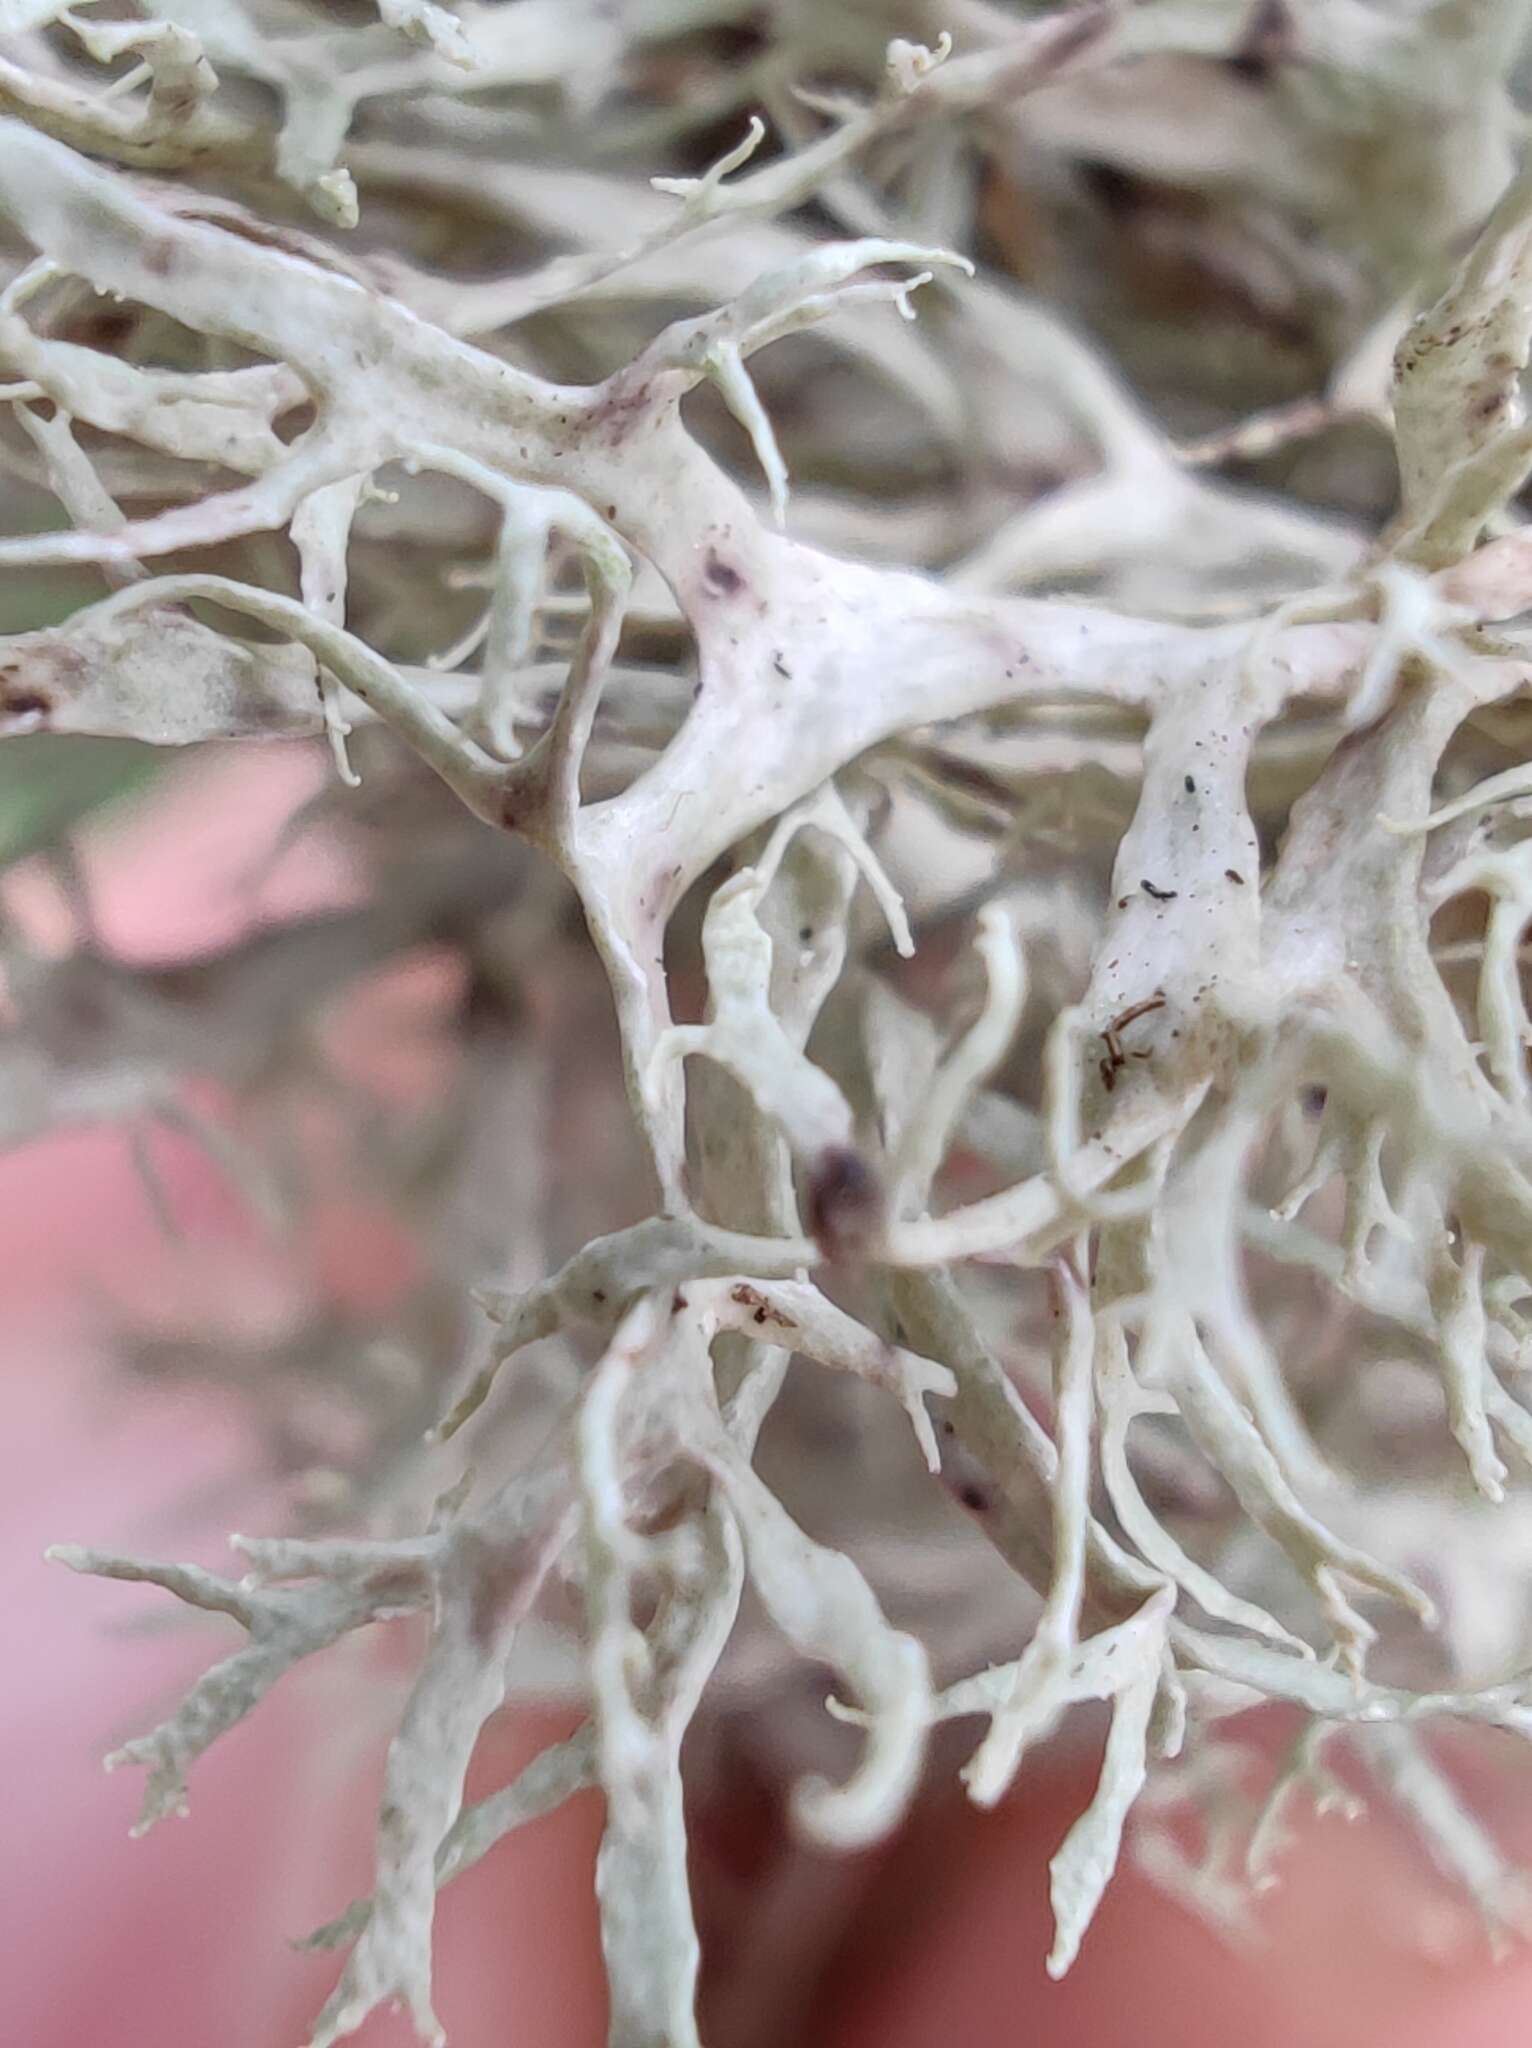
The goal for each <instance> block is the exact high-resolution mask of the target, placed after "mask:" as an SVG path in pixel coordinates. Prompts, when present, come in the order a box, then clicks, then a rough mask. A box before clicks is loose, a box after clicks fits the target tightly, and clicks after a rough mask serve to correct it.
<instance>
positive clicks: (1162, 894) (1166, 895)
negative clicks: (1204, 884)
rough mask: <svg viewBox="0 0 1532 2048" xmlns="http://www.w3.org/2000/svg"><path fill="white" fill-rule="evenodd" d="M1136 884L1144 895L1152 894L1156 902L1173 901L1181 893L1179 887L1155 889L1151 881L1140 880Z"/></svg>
mask: <svg viewBox="0 0 1532 2048" xmlns="http://www.w3.org/2000/svg"><path fill="white" fill-rule="evenodd" d="M1138 886H1139V887H1140V889H1142V890H1143V892H1144V894H1145V895H1146V896H1152V897H1153V898H1154V900H1155V902H1156V903H1174V902H1175V900H1176V898H1177V896H1179V895H1180V893H1181V892H1180V890H1179V889H1157V888H1156V887H1155V886H1154V884H1153V882H1140V883H1139V885H1138Z"/></svg>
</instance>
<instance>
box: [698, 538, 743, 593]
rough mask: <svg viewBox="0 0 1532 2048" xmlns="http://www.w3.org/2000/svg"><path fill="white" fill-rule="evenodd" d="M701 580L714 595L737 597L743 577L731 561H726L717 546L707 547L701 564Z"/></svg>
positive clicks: (741, 586)
mask: <svg viewBox="0 0 1532 2048" xmlns="http://www.w3.org/2000/svg"><path fill="white" fill-rule="evenodd" d="M702 580H703V582H704V583H705V584H706V585H707V587H708V589H709V590H711V591H712V593H713V595H714V596H715V597H737V596H738V595H739V593H740V591H742V590H743V589H744V587H745V579H744V577H743V576H741V575H740V573H739V571H738V569H736V568H735V566H734V564H733V563H732V562H726V561H725V560H724V558H723V556H722V555H721V554H719V552H718V550H717V548H709V549H708V551H707V560H706V562H704V564H703V566H702Z"/></svg>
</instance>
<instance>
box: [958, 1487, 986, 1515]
mask: <svg viewBox="0 0 1532 2048" xmlns="http://www.w3.org/2000/svg"><path fill="white" fill-rule="evenodd" d="M958 1499H959V1500H960V1501H961V1502H962V1503H963V1505H964V1507H965V1508H972V1509H973V1511H974V1513H975V1514H976V1515H982V1514H983V1512H984V1510H985V1509H986V1508H987V1507H988V1506H989V1495H988V1494H987V1493H986V1492H985V1491H984V1488H983V1487H982V1486H974V1485H973V1484H972V1483H970V1484H969V1485H967V1486H960V1487H959V1488H958Z"/></svg>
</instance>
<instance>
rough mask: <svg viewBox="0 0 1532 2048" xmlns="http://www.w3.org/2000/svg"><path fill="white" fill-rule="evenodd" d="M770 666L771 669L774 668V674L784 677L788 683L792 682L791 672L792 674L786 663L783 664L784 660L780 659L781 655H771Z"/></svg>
mask: <svg viewBox="0 0 1532 2048" xmlns="http://www.w3.org/2000/svg"><path fill="white" fill-rule="evenodd" d="M771 665H772V667H773V668H774V669H775V670H776V672H777V674H778V675H779V676H786V677H787V679H788V681H789V682H791V681H792V674H793V672H792V670H791V669H790V668H789V667H788V665H787V663H786V662H785V661H784V660H783V659H782V657H781V655H780V654H773V655H772V657H771Z"/></svg>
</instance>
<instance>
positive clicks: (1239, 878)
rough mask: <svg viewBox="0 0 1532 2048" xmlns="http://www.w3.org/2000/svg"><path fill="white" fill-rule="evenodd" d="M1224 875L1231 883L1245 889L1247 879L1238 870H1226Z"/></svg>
mask: <svg viewBox="0 0 1532 2048" xmlns="http://www.w3.org/2000/svg"><path fill="white" fill-rule="evenodd" d="M1224 873H1225V874H1226V875H1227V876H1228V878H1229V880H1230V881H1231V882H1235V883H1237V884H1238V885H1239V887H1240V888H1241V889H1243V888H1244V886H1245V878H1244V876H1243V875H1242V874H1241V873H1240V872H1239V870H1238V869H1237V868H1225V869H1224Z"/></svg>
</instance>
